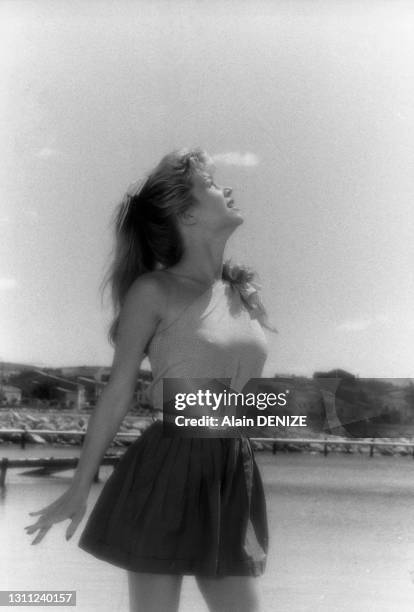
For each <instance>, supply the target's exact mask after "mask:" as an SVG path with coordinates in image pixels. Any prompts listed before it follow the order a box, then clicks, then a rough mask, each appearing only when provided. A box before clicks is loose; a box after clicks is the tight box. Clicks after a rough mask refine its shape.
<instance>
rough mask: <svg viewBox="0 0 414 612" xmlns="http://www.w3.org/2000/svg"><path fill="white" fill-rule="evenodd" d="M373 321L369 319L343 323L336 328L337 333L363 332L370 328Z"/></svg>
mask: <svg viewBox="0 0 414 612" xmlns="http://www.w3.org/2000/svg"><path fill="white" fill-rule="evenodd" d="M372 323H373V321H372V320H370V319H354V320H353V321H344V322H343V323H340V324H339V325H337V326H336V329H337V330H338V331H345V332H353V331H363V330H364V329H368V327H371V325H372Z"/></svg>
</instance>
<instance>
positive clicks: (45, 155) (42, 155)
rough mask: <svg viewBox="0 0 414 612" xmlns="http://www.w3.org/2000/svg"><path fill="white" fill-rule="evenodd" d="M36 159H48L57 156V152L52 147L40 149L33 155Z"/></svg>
mask: <svg viewBox="0 0 414 612" xmlns="http://www.w3.org/2000/svg"><path fill="white" fill-rule="evenodd" d="M34 155H35V157H37V158H38V159H50V158H51V157H56V156H57V155H59V151H58V150H57V149H54V148H53V147H42V148H41V149H39V150H38V151H36V153H35V154H34Z"/></svg>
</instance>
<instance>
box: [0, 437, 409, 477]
mask: <svg viewBox="0 0 414 612" xmlns="http://www.w3.org/2000/svg"><path fill="white" fill-rule="evenodd" d="M31 433H33V434H38V435H42V434H43V435H55V436H72V437H73V436H80V437H81V438H82V440H81V441H83V439H84V437H85V435H86V432H85V431H78V430H73V431H71V430H64V431H57V430H54V429H51V430H49V429H0V437H1V435H2V434H8V435H10V434H19V435H21V441H20V444H21V446H22V448H24V447H25V444H26V442H27V438H28V435H27V434H31ZM137 437H138V436H137V434H136V433H130V432H119V433H117V434H116V436H115V439H116V438H124V439H130V440H135V439H137ZM250 440H251V441H252V442H261V443H266V444H271V445H272V452H273V454H274V455H275V454H276V453H277V451H278V448H280V447H285V448H286V447H287V448H289V444H294V445H296V446H306V447H312V446H314V445H317V446H318V447H320V446H323V454H324V456H325V457H326V456H327V455H328V452H329V450H330V449H331V448H332V447H335V446H339V445H340V446H345V447H346V446H368V447H369V456H370V457H372V456H373V455H374V449H375V448H377V447H378V448H380V447H383V448H384V447H385V448H387V447H388V448H392V447H395V446H399V447H403V448H407V449H410V450H411V454H412V456H413V459H414V441H413V442H399V441H397V440H393V441H385V440H376V439H375V438H364V439H351V440H349V439H348V438H338V439H334V440H333V439H327V438H323V439H321V438H256V437H255V438H250ZM119 460H120V456H119V455H110V454H107V455H105V456H104V457H103V458H102V460H101V463H100V465H112V466H115V465H116V464H117V463H118V461H119ZM78 461H79V458H78V457H40V458H21V459H8V458H7V457H4V458H2V459H1V460H0V487H4V485H5V482H6V474H7V469H8V468H16V467H18V468H22V467H29V468H35V469H34V471H33V472H30V473H32V474H33V475H35V474H36V475H47V474H52V473H54V472H60V471H63V470H68V469H71V468H76V466H77V464H78ZM94 481H95V482H99V467H98V470H97V472H96V474H95V478H94Z"/></svg>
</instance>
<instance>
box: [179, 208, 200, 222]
mask: <svg viewBox="0 0 414 612" xmlns="http://www.w3.org/2000/svg"><path fill="white" fill-rule="evenodd" d="M177 219H178V221H179V222H180V223H182V225H194V224H195V223H196V222H197V219H196V215H195V214H194V211H193V210H192V209H191V208H187V210H183V211H182V212H179V213H178V214H177Z"/></svg>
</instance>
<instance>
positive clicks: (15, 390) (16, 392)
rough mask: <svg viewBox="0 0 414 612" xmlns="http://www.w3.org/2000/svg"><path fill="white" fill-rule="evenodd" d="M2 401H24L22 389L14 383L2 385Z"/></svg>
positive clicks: (13, 402)
mask: <svg viewBox="0 0 414 612" xmlns="http://www.w3.org/2000/svg"><path fill="white" fill-rule="evenodd" d="M0 401H1V402H2V403H5V404H20V403H21V401H22V390H21V389H19V387H13V386H12V385H1V387H0Z"/></svg>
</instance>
